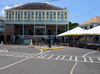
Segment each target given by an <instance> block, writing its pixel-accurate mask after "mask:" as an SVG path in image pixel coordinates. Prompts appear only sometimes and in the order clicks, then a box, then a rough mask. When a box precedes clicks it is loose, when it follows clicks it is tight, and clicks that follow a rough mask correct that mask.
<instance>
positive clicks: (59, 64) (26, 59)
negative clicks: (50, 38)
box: [0, 45, 100, 74]
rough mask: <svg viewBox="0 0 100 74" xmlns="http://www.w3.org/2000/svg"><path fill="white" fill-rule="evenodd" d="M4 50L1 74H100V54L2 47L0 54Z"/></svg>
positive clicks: (0, 64) (66, 50)
mask: <svg viewBox="0 0 100 74" xmlns="http://www.w3.org/2000/svg"><path fill="white" fill-rule="evenodd" d="M41 47H46V46H41ZM53 47H58V46H53ZM3 49H6V51H1V52H0V74H100V70H99V69H100V51H99V50H92V49H84V48H75V47H69V48H64V49H56V50H43V49H39V48H28V45H0V50H3Z"/></svg>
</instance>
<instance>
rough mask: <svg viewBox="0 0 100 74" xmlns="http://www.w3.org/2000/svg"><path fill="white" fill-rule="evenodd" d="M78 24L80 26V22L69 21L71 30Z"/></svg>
mask: <svg viewBox="0 0 100 74" xmlns="http://www.w3.org/2000/svg"><path fill="white" fill-rule="evenodd" d="M77 26H79V24H78V23H72V22H69V30H71V29H73V28H75V27H77Z"/></svg>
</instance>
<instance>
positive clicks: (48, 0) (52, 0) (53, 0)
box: [46, 0, 60, 2]
mask: <svg viewBox="0 0 100 74" xmlns="http://www.w3.org/2000/svg"><path fill="white" fill-rule="evenodd" d="M46 1H47V2H56V1H60V0H46Z"/></svg>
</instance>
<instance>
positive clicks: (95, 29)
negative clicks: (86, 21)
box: [79, 26, 100, 35]
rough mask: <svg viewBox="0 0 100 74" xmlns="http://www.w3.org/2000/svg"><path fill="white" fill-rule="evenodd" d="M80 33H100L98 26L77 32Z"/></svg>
mask: <svg viewBox="0 0 100 74" xmlns="http://www.w3.org/2000/svg"><path fill="white" fill-rule="evenodd" d="M79 34H81V35H100V26H97V27H94V28H92V29H89V30H87V31H84V32H81V33H79Z"/></svg>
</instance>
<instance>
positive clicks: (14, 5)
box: [13, 4, 21, 7]
mask: <svg viewBox="0 0 100 74" xmlns="http://www.w3.org/2000/svg"><path fill="white" fill-rule="evenodd" d="M20 5H21V4H19V5H17V4H16V5H14V6H13V7H17V6H20Z"/></svg>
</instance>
